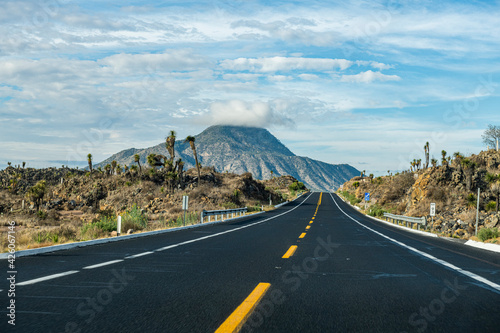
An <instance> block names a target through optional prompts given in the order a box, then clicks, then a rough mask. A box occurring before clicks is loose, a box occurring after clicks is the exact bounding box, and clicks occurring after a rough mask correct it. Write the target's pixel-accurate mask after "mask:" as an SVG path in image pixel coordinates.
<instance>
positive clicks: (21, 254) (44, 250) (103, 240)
mask: <svg viewBox="0 0 500 333" xmlns="http://www.w3.org/2000/svg"><path fill="white" fill-rule="evenodd" d="M311 194H312V192H311ZM311 194H310V195H311ZM301 197H302V196H300V197H298V198H295V199H294V200H292V201H289V202H285V203H283V204H287V203H290V202H294V201H295V200H297V199H300V198H301ZM264 213H265V212H257V213H254V214H250V215H243V216H238V217H234V218H230V219H224V220H221V221H212V222H206V223H203V224H193V225H188V226H185V227H178V228H171V229H163V230H155V231H148V232H141V233H137V234H132V235H124V236H119V237H112V238H101V239H93V240H89V241H83V242H75V243H68V244H59V245H53V246H46V247H41V248H38V249H30V250H21V251H16V258H19V257H26V256H33V255H37V254H43V253H49V252H55V251H62V250H69V249H74V248H78V247H85V246H90V245H96V244H105V243H110V242H118V241H122V240H127V239H131V238H138V237H146V236H151V235H158V234H163V233H168V232H174V231H179V230H185V229H192V228H199V227H202V226H206V225H212V224H218V223H225V222H231V221H234V220H238V219H242V218H246V217H253V216H256V215H259V214H264ZM9 254H10V253H8V252H6V253H0V260H2V259H7V258H8V256H9Z"/></svg>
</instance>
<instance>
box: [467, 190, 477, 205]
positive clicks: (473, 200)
mask: <svg viewBox="0 0 500 333" xmlns="http://www.w3.org/2000/svg"><path fill="white" fill-rule="evenodd" d="M465 201H466V202H467V207H475V206H476V204H477V197H476V196H475V195H474V194H472V193H469V195H468V196H467V197H466V198H465Z"/></svg>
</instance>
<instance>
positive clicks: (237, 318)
mask: <svg viewBox="0 0 500 333" xmlns="http://www.w3.org/2000/svg"><path fill="white" fill-rule="evenodd" d="M269 287H271V284H270V283H259V284H258V285H257V287H255V289H254V290H253V291H252V292H251V293H250V295H248V297H247V298H246V299H245V300H244V301H243V303H241V304H240V306H238V307H237V308H236V310H234V312H233V313H231V315H230V316H229V317H228V318H227V319H226V321H225V322H223V323H222V325H220V326H219V328H218V329H217V331H215V333H228V332H231V333H236V332H239V331H240V330H241V328H242V327H243V325H244V324H245V322H246V321H247V319H248V317H250V315H251V314H252V312H253V310H255V308H256V307H257V304H259V302H260V300H261V299H262V297H264V295H265V294H266V292H267V290H268V289H269Z"/></svg>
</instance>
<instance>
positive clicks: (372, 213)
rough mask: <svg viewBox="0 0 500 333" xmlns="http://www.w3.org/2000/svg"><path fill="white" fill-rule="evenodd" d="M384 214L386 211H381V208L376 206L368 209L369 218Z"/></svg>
mask: <svg viewBox="0 0 500 333" xmlns="http://www.w3.org/2000/svg"><path fill="white" fill-rule="evenodd" d="M386 212H387V211H386V210H385V209H383V208H382V207H381V206H379V205H377V204H375V205H372V206H370V208H369V209H368V215H370V216H376V217H381V216H383V215H384V213H386Z"/></svg>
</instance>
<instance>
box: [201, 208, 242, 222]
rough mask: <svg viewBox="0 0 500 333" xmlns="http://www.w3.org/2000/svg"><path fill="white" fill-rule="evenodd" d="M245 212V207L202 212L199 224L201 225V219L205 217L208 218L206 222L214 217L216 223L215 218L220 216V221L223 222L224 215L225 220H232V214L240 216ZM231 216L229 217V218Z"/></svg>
mask: <svg viewBox="0 0 500 333" xmlns="http://www.w3.org/2000/svg"><path fill="white" fill-rule="evenodd" d="M246 212H247V207H244V208H236V209H225V210H204V211H202V212H201V214H200V215H201V218H200V223H203V219H204V217H205V216H208V222H210V218H211V217H212V216H215V221H217V217H218V216H220V219H221V221H223V220H224V215H226V219H229V218H233V217H234V214H237V215H236V216H241V215H243V214H245V213H246ZM229 214H231V217H229Z"/></svg>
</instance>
